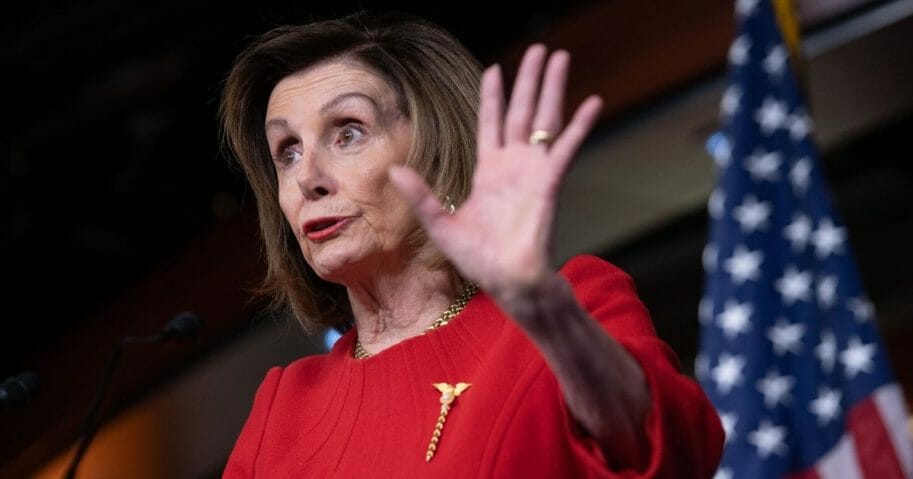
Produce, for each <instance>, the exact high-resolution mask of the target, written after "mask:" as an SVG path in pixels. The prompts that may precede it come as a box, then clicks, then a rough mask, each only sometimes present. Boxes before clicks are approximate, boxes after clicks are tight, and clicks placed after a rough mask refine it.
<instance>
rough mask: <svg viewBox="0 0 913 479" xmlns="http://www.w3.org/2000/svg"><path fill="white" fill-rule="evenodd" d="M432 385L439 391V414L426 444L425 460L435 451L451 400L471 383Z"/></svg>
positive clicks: (427, 460)
mask: <svg viewBox="0 0 913 479" xmlns="http://www.w3.org/2000/svg"><path fill="white" fill-rule="evenodd" d="M432 386H434V387H435V389H437V390H438V391H440V392H441V414H440V416H438V418H437V424H435V425H434V434H432V435H431V444H428V452H426V453H425V462H429V461H431V458H432V457H434V453H435V452H436V451H437V444H438V442H440V440H441V431H443V430H444V423H445V422H446V421H447V413H449V412H450V408H451V405H452V404H453V401H455V400H456V398H458V397H459V396H460V394H463V391H465V390H467V389H469V386H472V384H469V383H457V384H456V385H455V386H451V385H450V384H447V383H434V384H432Z"/></svg>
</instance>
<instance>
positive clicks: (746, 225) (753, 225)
mask: <svg viewBox="0 0 913 479" xmlns="http://www.w3.org/2000/svg"><path fill="white" fill-rule="evenodd" d="M732 216H733V217H734V218H735V220H736V221H738V222H739V226H741V227H742V231H743V232H745V233H751V232H753V231H755V230H758V229H761V230H763V229H767V218H768V217H769V216H770V203H767V202H759V201H758V200H757V198H755V197H754V196H751V195H748V196H746V197H745V199H744V200H743V201H742V204H741V205H739V206H736V207H735V209H734V210H733V212H732Z"/></svg>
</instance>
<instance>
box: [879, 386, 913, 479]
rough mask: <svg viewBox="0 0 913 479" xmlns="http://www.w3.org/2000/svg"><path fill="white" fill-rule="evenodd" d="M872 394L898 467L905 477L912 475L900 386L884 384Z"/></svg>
mask: <svg viewBox="0 0 913 479" xmlns="http://www.w3.org/2000/svg"><path fill="white" fill-rule="evenodd" d="M874 396H875V397H874V399H875V409H877V410H878V414H879V415H880V416H881V421H882V422H883V423H884V425H885V429H887V430H888V436H890V438H891V443H892V444H893V445H894V451H895V452H894V454H895V455H896V456H897V460H898V462H900V467H901V468H902V469H903V472H904V474H905V475H906V476H907V477H913V441H911V440H910V433H909V431H908V429H907V421H908V418H907V417H908V414H907V408H906V406H905V405H904V400H903V393H902V392H901V390H900V386H898V385H897V384H896V383H890V384H885V385H884V386H882V387H880V388H878V389H877V390H876V391H875V395H874Z"/></svg>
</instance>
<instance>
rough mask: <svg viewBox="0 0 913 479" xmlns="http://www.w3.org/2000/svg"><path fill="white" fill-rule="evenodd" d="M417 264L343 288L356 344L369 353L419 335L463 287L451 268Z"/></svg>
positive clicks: (375, 274) (374, 275)
mask: <svg viewBox="0 0 913 479" xmlns="http://www.w3.org/2000/svg"><path fill="white" fill-rule="evenodd" d="M420 263H421V262H409V263H406V264H404V265H401V267H400V268H396V269H395V270H389V269H384V270H383V271H377V272H375V273H374V274H362V275H360V276H359V278H358V280H357V281H354V282H350V283H349V284H346V288H347V290H348V295H349V303H350V304H351V306H352V313H353V315H354V316H355V328H356V329H357V331H358V341H359V342H360V343H361V345H362V347H363V348H364V349H365V350H366V351H367V352H368V353H371V354H376V353H378V352H380V351H383V350H384V349H387V348H389V347H390V346H393V345H395V344H397V343H399V342H400V341H403V340H405V339H408V338H411V337H413V336H417V335H419V334H421V333H422V332H423V331H424V330H425V329H426V328H427V327H428V326H429V325H430V324H431V323H432V322H433V321H434V320H435V319H437V318H438V317H439V316H440V315H441V314H442V313H443V312H444V311H445V310H446V309H447V308H448V307H449V306H450V304H451V303H452V302H453V300H454V298H456V296H457V294H459V291H460V289H461V287H462V285H461V284H460V280H459V277H458V276H457V275H456V274H455V273H454V272H453V271H452V269H451V268H449V267H446V266H445V267H441V268H437V269H431V268H428V267H427V266H424V265H422V264H420Z"/></svg>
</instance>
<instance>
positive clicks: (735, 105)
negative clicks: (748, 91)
mask: <svg viewBox="0 0 913 479" xmlns="http://www.w3.org/2000/svg"><path fill="white" fill-rule="evenodd" d="M741 102H742V89H741V88H739V87H738V86H737V85H730V86H729V87H728V88H726V91H725V92H724V93H723V98H722V99H721V100H720V112H721V113H722V114H723V116H724V117H726V116H732V115H734V114H735V113H736V112H737V111H739V105H740V104H741ZM727 141H728V140H727Z"/></svg>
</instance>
